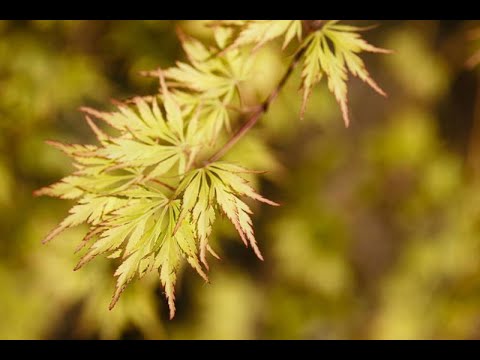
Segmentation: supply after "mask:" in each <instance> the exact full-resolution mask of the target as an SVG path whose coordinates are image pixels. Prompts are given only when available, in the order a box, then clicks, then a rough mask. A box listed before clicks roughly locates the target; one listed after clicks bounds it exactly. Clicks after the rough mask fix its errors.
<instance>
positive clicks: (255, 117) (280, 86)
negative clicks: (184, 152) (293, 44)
mask: <svg viewBox="0 0 480 360" xmlns="http://www.w3.org/2000/svg"><path fill="white" fill-rule="evenodd" d="M304 52H305V48H302V49H300V51H298V52H297V53H296V54H295V57H294V58H293V60H292V62H291V63H290V65H289V66H288V69H287V71H286V72H285V74H284V75H283V77H282V78H281V80H280V82H279V83H278V85H277V86H276V87H275V89H274V90H273V91H272V93H271V94H270V95H269V96H268V97H267V99H265V101H264V102H263V103H261V104H260V105H259V106H258V107H257V109H256V110H255V111H254V113H253V114H252V115H251V117H250V118H249V119H248V120H247V121H246V122H245V124H243V126H242V127H241V128H240V129H239V130H238V131H237V132H236V133H235V135H233V136H232V138H231V139H230V140H228V142H227V143H225V145H223V146H222V147H221V148H220V149H219V150H218V151H217V152H216V153H215V154H214V155H212V156H211V157H210V159H208V161H207V162H206V164H205V165H208V164H211V163H213V162H215V161H217V160H218V159H220V158H221V157H222V156H223V155H225V154H226V153H227V152H228V150H230V149H231V148H232V147H233V146H234V145H235V144H236V143H237V142H238V140H240V139H241V138H242V137H243V135H245V134H246V133H247V132H248V130H250V129H251V128H252V127H253V126H254V125H255V124H256V123H257V122H258V120H260V118H261V117H262V115H264V114H265V113H266V112H267V111H268V108H269V107H270V105H271V104H272V103H273V102H274V101H275V99H276V98H277V97H278V95H279V94H280V91H281V90H282V89H283V87H284V86H285V84H286V83H287V81H288V79H289V78H290V76H291V75H292V73H293V70H295V68H296V67H297V65H298V63H299V62H300V60H301V58H302V55H303V53H304Z"/></svg>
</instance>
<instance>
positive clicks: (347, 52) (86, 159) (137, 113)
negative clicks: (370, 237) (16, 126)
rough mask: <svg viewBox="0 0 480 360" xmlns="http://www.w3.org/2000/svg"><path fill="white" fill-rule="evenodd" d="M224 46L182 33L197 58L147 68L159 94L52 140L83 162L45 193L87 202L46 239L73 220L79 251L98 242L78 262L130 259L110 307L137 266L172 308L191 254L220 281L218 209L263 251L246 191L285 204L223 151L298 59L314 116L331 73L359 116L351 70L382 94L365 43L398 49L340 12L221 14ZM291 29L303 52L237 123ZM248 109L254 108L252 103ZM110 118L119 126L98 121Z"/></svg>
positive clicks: (340, 96) (343, 101)
mask: <svg viewBox="0 0 480 360" xmlns="http://www.w3.org/2000/svg"><path fill="white" fill-rule="evenodd" d="M210 26H211V28H212V30H213V33H214V38H215V45H214V46H211V47H208V46H206V45H204V44H203V43H202V42H200V41H198V40H196V39H193V38H190V37H188V36H186V35H185V34H183V33H181V32H179V37H180V40H181V42H182V45H183V48H184V50H185V53H186V55H187V59H188V61H187V62H178V63H177V64H176V66H174V67H172V68H169V69H165V70H162V69H158V70H155V71H149V72H145V75H147V76H154V77H156V78H158V79H159V85H160V86H159V92H158V94H156V95H154V96H150V97H136V98H133V99H132V100H130V101H126V102H123V103H118V104H117V105H116V109H115V110H114V111H113V112H102V111H98V110H94V109H91V108H82V111H83V112H84V113H85V114H86V121H87V123H88V125H89V126H90V127H91V129H92V131H93V132H94V133H95V135H96V137H97V139H98V144H97V145H78V144H62V143H58V142H53V141H51V142H49V143H50V144H51V145H52V146H54V147H56V148H58V149H59V150H61V151H63V152H64V153H65V154H66V155H68V156H69V157H71V158H72V160H73V164H74V167H75V171H74V172H73V173H72V174H71V175H69V176H67V177H65V178H63V179H62V180H60V181H59V182H57V183H55V184H53V185H50V186H47V187H45V188H42V189H40V190H38V191H36V192H35V194H36V195H48V196H52V197H59V198H62V199H69V200H76V204H75V205H74V206H73V207H72V208H71V209H70V211H69V215H68V216H67V217H66V218H65V219H64V220H63V221H62V222H61V223H60V224H59V225H58V226H57V227H56V228H55V229H53V230H52V231H51V232H50V233H49V234H48V235H47V236H46V237H45V239H44V242H48V241H50V240H51V239H53V238H54V237H55V236H57V235H58V234H59V233H61V232H62V231H64V230H65V229H67V228H70V227H73V226H77V225H80V224H84V223H85V224H88V226H89V228H90V229H89V231H88V233H87V234H86V235H85V237H84V238H83V240H82V241H81V243H80V246H79V247H78V249H77V251H78V250H81V249H83V248H84V247H88V249H87V250H86V253H85V254H84V255H83V257H82V258H81V259H80V261H79V263H78V265H77V266H76V268H75V269H79V268H81V267H82V266H83V265H85V264H86V263H88V262H89V261H90V260H92V259H93V258H94V257H96V256H97V255H100V254H108V257H109V258H113V259H117V258H118V259H120V260H119V261H120V265H119V267H118V268H117V270H116V271H115V274H114V275H115V276H116V277H117V284H116V290H115V292H114V295H113V298H112V301H111V304H110V309H112V308H113V307H114V306H115V304H116V302H117V301H118V299H119V297H120V295H121V293H122V292H123V290H124V289H125V287H126V286H127V285H128V283H129V282H131V281H132V280H133V279H134V278H135V277H136V276H138V277H139V278H141V277H142V276H144V275H145V274H146V273H147V272H150V271H154V270H155V271H157V272H158V274H159V277H160V282H161V284H162V286H163V288H164V290H165V294H166V297H167V300H168V306H169V309H170V318H173V316H174V315H175V282H176V279H177V274H178V271H179V269H180V267H181V265H182V262H184V261H185V260H186V262H188V264H190V266H191V267H193V268H194V269H195V271H196V272H197V273H198V274H199V275H200V276H201V277H202V278H203V279H204V280H205V281H208V277H207V273H206V271H207V270H208V269H209V267H208V262H207V255H208V254H211V255H212V256H214V257H216V258H218V255H217V254H216V252H215V251H214V249H213V248H212V247H211V245H210V244H209V238H210V235H211V232H212V227H213V226H214V222H215V219H216V218H217V217H218V214H219V213H222V214H224V215H225V216H226V218H227V219H228V220H229V221H230V222H231V223H232V224H233V226H234V227H235V229H236V230H237V232H238V234H239V236H240V238H241V240H242V241H243V242H244V244H245V245H246V246H251V247H252V249H253V250H254V252H255V254H256V255H257V257H258V258H259V259H262V260H263V256H262V254H261V251H260V249H259V246H258V245H257V241H256V239H255V236H254V230H253V223H252V219H251V215H252V210H251V209H250V207H249V206H248V205H247V203H246V202H244V201H243V200H242V198H250V199H253V200H257V201H259V202H263V203H266V204H269V205H273V206H276V205H278V204H277V203H275V202H273V201H271V200H268V199H265V198H264V197H262V196H261V195H259V194H257V193H256V192H255V191H254V189H253V188H252V187H251V186H250V185H249V184H248V182H247V181H246V180H245V178H244V177H243V174H246V173H254V172H253V171H251V170H248V169H245V168H244V167H242V166H240V165H237V164H232V163H228V162H225V161H222V160H221V158H222V156H223V155H224V154H225V153H226V152H227V151H228V150H229V149H230V148H231V147H232V146H233V145H234V144H235V143H236V142H237V141H239V140H240V139H241V138H242V137H243V136H244V135H245V134H246V133H247V132H248V130H249V129H250V128H251V127H253V126H254V125H255V123H256V122H257V121H258V120H259V119H260V118H261V116H262V115H263V114H264V113H265V112H266V111H267V110H268V107H269V106H270V105H271V103H273V101H274V100H275V98H276V97H277V95H278V94H279V92H280V91H281V90H282V88H283V86H284V85H285V83H286V81H287V80H288V78H289V77H290V76H291V75H292V73H293V72H294V69H295V67H296V66H297V65H298V64H299V63H300V62H303V64H302V71H301V79H302V81H301V83H302V85H301V88H302V90H303V99H304V101H303V106H302V111H301V112H302V114H303V111H304V108H305V104H306V100H307V99H308V96H309V94H310V92H311V89H312V87H313V86H314V85H315V84H316V83H318V82H319V81H320V80H321V78H322V76H325V77H326V78H327V83H328V88H329V89H330V91H331V92H332V93H333V94H334V96H335V98H336V100H337V101H338V103H339V104H340V108H341V112H342V115H343V118H344V120H345V124H346V125H347V126H348V123H349V117H348V108H347V85H346V82H347V79H348V73H349V72H350V73H352V74H353V75H354V76H358V77H359V78H360V79H362V80H363V81H365V82H366V83H367V84H369V85H370V86H371V87H372V88H373V89H375V90H376V91H377V92H379V93H380V94H384V92H383V91H382V90H381V89H380V87H379V86H378V85H377V84H376V83H375V82H374V81H373V79H372V78H371V77H370V75H369V73H368V72H367V70H366V68H365V66H364V63H363V61H362V60H361V59H360V57H359V56H358V54H359V53H361V52H363V51H368V52H382V53H385V52H387V51H386V50H383V49H380V48H376V47H374V46H372V45H369V44H368V43H367V42H366V41H365V40H363V39H362V38H361V37H360V35H359V34H358V31H359V30H360V28H357V27H353V26H347V25H341V24H338V20H308V21H307V20H222V21H214V22H212V23H211V24H210ZM278 38H281V41H282V44H283V49H285V48H286V47H287V45H289V44H292V43H295V44H296V47H297V50H296V52H295V55H294V58H293V61H292V62H291V64H290V66H289V67H288V69H287V72H286V73H285V75H284V77H283V78H282V79H281V81H280V82H279V84H278V86H277V87H276V88H275V89H272V93H271V94H270V96H268V98H267V99H266V100H265V101H264V102H263V103H262V104H259V105H258V106H257V107H255V110H254V111H253V112H250V117H249V118H248V119H247V121H245V122H244V123H243V125H242V124H240V125H238V130H237V131H236V132H235V133H234V134H233V135H232V136H231V138H230V140H228V141H227V142H226V143H225V144H219V140H218V139H219V138H220V136H221V135H222V134H230V133H232V131H231V127H232V121H234V120H238V119H237V118H238V116H237V117H233V116H232V111H231V109H232V108H235V107H236V108H240V109H242V107H244V106H245V104H243V101H242V93H241V90H240V87H239V84H241V83H242V84H245V83H247V84H248V81H253V79H250V74H251V69H252V64H253V62H254V59H255V55H256V51H255V50H257V49H258V48H260V47H262V46H263V45H265V44H266V43H268V42H270V41H275V40H277V39H278ZM241 113H247V114H248V110H245V109H242V111H241ZM94 119H95V120H97V121H103V122H104V123H105V124H107V125H108V126H110V127H111V128H112V131H113V132H114V133H115V134H116V135H115V136H114V135H108V134H106V133H105V132H103V131H102V130H101V129H100V128H99V127H98V126H97V125H96V123H95V121H94Z"/></svg>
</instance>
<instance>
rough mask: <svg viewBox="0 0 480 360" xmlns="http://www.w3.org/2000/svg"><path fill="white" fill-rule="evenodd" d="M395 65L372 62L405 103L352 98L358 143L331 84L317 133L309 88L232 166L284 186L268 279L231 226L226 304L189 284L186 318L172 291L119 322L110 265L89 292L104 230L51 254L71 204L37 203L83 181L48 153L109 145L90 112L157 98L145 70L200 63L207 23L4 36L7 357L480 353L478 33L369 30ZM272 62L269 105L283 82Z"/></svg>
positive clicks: (262, 65)
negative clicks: (145, 345) (279, 344)
mask: <svg viewBox="0 0 480 360" xmlns="http://www.w3.org/2000/svg"><path fill="white" fill-rule="evenodd" d="M349 23H357V24H359V25H372V24H377V25H378V27H377V28H374V29H372V30H370V31H368V32H365V33H363V36H364V37H365V38H366V39H367V40H368V41H369V42H371V43H373V44H375V45H377V46H381V47H385V48H388V49H392V50H393V51H394V54H392V55H365V56H364V59H365V61H366V64H367V66H368V68H369V69H370V73H371V74H372V76H373V77H374V78H375V79H376V80H377V81H378V83H379V84H380V85H381V86H382V87H383V88H384V89H385V90H386V92H387V93H388V94H389V96H388V98H387V99H384V98H381V97H379V96H378V95H377V94H375V93H374V92H373V91H371V90H370V89H369V88H368V87H367V86H366V85H364V84H362V83H361V82H360V81H358V80H356V79H354V80H352V81H351V82H350V107H351V112H352V125H351V127H350V128H349V129H345V128H344V126H343V121H342V119H341V115H340V111H339V110H338V107H337V105H336V103H335V101H334V99H333V97H332V96H331V95H330V93H329V92H328V90H327V89H326V85H325V83H322V84H321V85H320V86H318V87H317V89H316V90H315V92H314V93H313V95H312V99H311V101H310V103H309V108H308V112H307V115H306V117H305V119H304V120H299V116H298V115H299V108H300V101H301V100H300V97H301V96H300V94H299V92H298V86H299V74H298V73H296V74H295V76H294V77H293V79H292V80H290V82H289V83H288V86H287V88H286V89H285V91H284V93H283V94H282V95H281V96H280V98H279V99H278V100H277V102H276V103H275V104H274V106H273V107H272V108H271V109H270V112H269V114H268V115H267V116H266V117H265V118H264V119H262V121H261V122H260V123H259V124H258V126H257V127H256V128H255V129H253V130H252V131H251V132H250V133H249V135H248V136H246V137H245V138H244V140H242V142H241V143H239V144H238V145H236V147H235V148H234V149H233V150H232V151H231V153H229V155H228V158H230V159H232V160H235V161H239V162H242V163H244V164H245V165H247V166H248V167H251V168H255V169H262V170H269V172H268V173H267V174H266V175H265V176H262V178H261V179H259V181H257V182H256V183H255V186H257V187H258V188H259V190H260V191H261V193H262V194H264V195H266V196H267V197H269V198H271V199H273V200H275V201H279V202H281V203H282V204H283V206H282V207H281V208H270V207H268V206H257V208H256V209H255V218H254V223H255V228H256V232H257V235H258V240H259V243H260V244H261V248H262V249H263V253H264V257H265V259H266V261H265V262H260V261H258V260H257V259H256V258H255V256H254V255H253V253H252V252H251V251H250V250H249V249H245V248H244V246H243V244H242V243H241V241H239V239H238V238H237V236H236V235H235V232H234V230H233V229H232V228H231V227H230V226H229V225H227V223H226V222H225V223H218V224H217V226H216V227H215V233H214V238H215V240H216V241H218V242H220V243H221V246H220V247H217V249H221V250H220V253H221V254H220V255H221V257H222V261H212V262H211V270H210V278H211V284H208V285H206V284H204V282H203V281H202V280H201V279H200V278H199V277H198V276H197V275H196V274H195V273H194V272H193V271H191V270H190V269H187V271H184V272H183V274H182V276H181V277H180V279H179V282H178V284H177V314H176V317H175V319H174V320H172V321H169V320H168V310H167V306H166V303H165V300H164V297H163V294H162V289H161V287H160V284H159V281H158V280H157V279H156V277H155V275H152V277H147V278H145V279H142V280H141V281H137V282H135V284H133V285H131V286H130V287H129V288H128V289H127V290H126V292H125V293H124V295H122V298H121V299H120V301H119V303H118V304H117V306H116V307H115V308H114V310H112V311H109V310H108V303H109V301H110V299H111V295H112V293H113V288H114V278H113V269H114V267H113V265H112V263H111V261H108V260H104V259H100V258H98V259H95V260H94V261H93V262H91V263H90V264H89V265H87V266H85V267H84V268H83V269H82V270H80V271H77V272H73V271H72V269H73V267H74V266H75V263H76V261H77V260H78V255H75V254H74V250H75V248H76V245H77V244H78V242H79V240H80V239H81V237H82V235H83V234H84V232H85V228H82V227H79V228H77V229H72V230H69V231H67V232H65V233H64V234H62V235H61V236H59V237H58V238H57V239H55V240H54V241H53V242H51V243H50V244H48V245H41V243H40V242H41V240H42V238H43V236H44V235H45V234H46V233H47V232H48V231H49V230H50V229H51V228H53V227H54V226H55V225H56V224H57V223H58V222H59V221H60V220H61V219H62V218H63V217H64V216H65V214H66V211H67V209H68V208H69V206H71V205H72V204H71V203H68V202H67V201H61V200H56V199H48V198H34V197H33V196H32V191H33V190H35V189H37V188H40V187H42V186H45V185H48V184H50V183H53V182H55V181H56V180H58V179H59V178H61V177H63V176H64V175H66V174H67V173H69V172H70V171H71V170H72V167H71V164H70V160H69V159H68V158H66V157H65V156H63V155H62V154H61V153H60V152H58V151H56V150H55V149H53V148H51V147H49V146H47V145H46V144H45V143H44V141H45V140H47V139H54V140H58V141H63V142H91V141H94V140H93V136H92V135H91V134H90V131H89V129H88V126H87V125H86V123H85V122H84V120H83V118H82V115H81V114H80V112H79V111H78V108H79V107H80V106H82V105H88V106H93V107H97V108H100V109H105V108H107V107H108V104H109V103H110V100H111V99H125V98H129V97H131V96H133V95H148V94H151V93H154V92H155V91H156V90H157V83H156V82H155V81H154V80H152V79H148V78H144V77H142V76H140V75H139V72H140V71H141V70H149V69H154V68H156V67H157V66H162V67H168V66H171V65H173V64H174V62H175V60H177V59H183V58H184V55H183V53H182V51H181V48H180V46H179V42H178V41H177V38H176V34H175V27H177V26H180V27H181V28H182V29H183V30H184V31H185V32H187V33H189V34H191V35H194V36H196V37H199V38H201V39H204V40H206V41H208V39H209V38H210V36H211V34H210V32H209V30H208V29H207V28H206V27H205V26H204V23H203V22H202V21H166V20H163V21H59V20H52V21H0V237H1V238H0V239H1V240H0V319H1V320H0V339H72V338H74V339H143V338H146V339H165V338H167V339H185V338H188V339H190V338H193V339H391V338H400V339H432V338H433V339H436V338H442V339H443V338H456V339H472V338H480V178H479V176H480V69H479V67H477V68H475V67H473V68H472V67H467V66H466V65H465V64H466V62H467V61H468V59H469V58H471V57H472V55H473V54H474V53H475V52H476V51H478V50H479V49H480V35H479V36H478V37H477V39H475V33H477V34H479V31H478V30H475V29H479V28H480V22H479V21H406V20H405V21H386V20H379V21H357V22H349ZM286 61H287V59H286V58H285V56H282V55H281V52H280V49H279V46H278V44H277V45H275V44H274V45H271V46H268V47H266V48H264V49H263V50H261V51H260V53H259V54H258V60H257V62H256V67H255V69H256V70H255V71H256V72H257V76H255V79H256V80H255V81H256V84H255V86H256V87H257V90H258V96H259V98H261V97H262V96H263V94H266V93H268V91H269V90H270V89H272V88H273V87H274V86H275V84H276V82H277V81H278V79H279V77H280V76H281V75H282V74H283V71H284V69H285V65H286V63H287V62H286Z"/></svg>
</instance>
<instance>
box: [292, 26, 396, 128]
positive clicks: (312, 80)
mask: <svg viewBox="0 0 480 360" xmlns="http://www.w3.org/2000/svg"><path fill="white" fill-rule="evenodd" d="M359 30H360V28H358V27H354V26H348V25H340V24H338V20H330V21H328V22H326V23H325V24H324V26H323V27H322V28H321V29H320V30H318V31H315V32H313V33H312V34H310V35H309V36H308V37H307V38H306V39H305V40H304V42H303V45H302V47H303V48H304V51H305V54H304V64H303V69H302V89H303V104H302V110H301V114H302V117H303V114H304V112H305V107H306V103H307V100H308V97H309V95H310V92H311V90H312V87H313V86H314V85H315V84H316V83H318V82H319V81H320V80H321V78H322V76H323V75H325V77H326V78H327V83H328V88H329V90H330V91H331V92H332V93H333V94H334V96H335V99H336V100H337V102H338V103H339V105H340V109H341V111H342V116H343V119H344V121H345V126H347V127H348V125H349V123H350V116H349V112H348V99H347V84H346V83H347V80H348V73H351V74H352V75H354V76H356V77H358V78H360V79H361V80H362V81H364V82H366V83H367V84H368V85H369V86H370V87H371V88H372V89H374V90H375V91H376V92H377V93H379V94H380V95H383V96H385V95H386V94H385V92H384V91H383V90H382V89H381V88H380V87H379V86H378V85H377V83H376V82H375V81H374V80H373V79H372V77H371V76H370V74H369V72H368V71H367V69H366V68H365V64H364V63H363V60H362V59H361V58H360V57H359V56H358V54H359V53H361V52H362V51H366V52H374V53H390V51H388V50H385V49H381V48H377V47H375V46H373V45H370V44H368V43H367V42H366V41H365V40H363V39H362V38H361V37H360V34H359V33H358V31H359Z"/></svg>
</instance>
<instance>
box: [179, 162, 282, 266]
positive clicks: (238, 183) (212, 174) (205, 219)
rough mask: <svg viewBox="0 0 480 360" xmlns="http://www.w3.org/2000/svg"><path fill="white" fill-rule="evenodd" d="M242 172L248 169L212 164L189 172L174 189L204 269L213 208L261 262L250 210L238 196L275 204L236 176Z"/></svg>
mask: <svg viewBox="0 0 480 360" xmlns="http://www.w3.org/2000/svg"><path fill="white" fill-rule="evenodd" d="M245 172H248V170H246V169H243V168H241V167H239V166H236V165H234V164H229V163H226V162H216V163H212V164H209V165H208V166H206V167H204V168H201V169H196V170H194V171H192V172H191V173H190V175H189V176H187V177H185V179H184V181H183V182H182V183H181V184H180V186H179V188H178V190H177V191H180V192H183V201H182V212H183V213H184V214H185V213H187V212H188V213H190V215H191V218H192V222H193V223H194V224H196V225H197V234H198V238H199V239H200V259H201V261H202V262H203V263H204V264H205V265H206V266H207V267H208V264H207V260H206V251H207V250H208V236H209V235H210V232H211V226H212V224H213V221H214V220H215V208H216V209H217V210H221V211H222V212H223V213H224V214H225V215H226V216H227V218H228V219H229V220H230V221H231V222H232V224H233V225H234V226H235V229H236V230H237V232H238V234H239V235H240V238H241V239H242V241H243V242H244V244H245V245H246V246H248V245H249V244H250V246H251V247H252V248H253V250H254V252H255V254H256V255H257V257H258V258H259V259H261V260H263V256H262V254H261V252H260V249H259V248H258V246H257V242H256V239H255V236H254V232H253V227H252V220H251V218H250V215H251V214H252V211H251V210H250V208H249V207H248V205H247V204H245V203H244V202H243V201H242V200H240V197H241V196H247V197H249V198H251V199H254V200H257V201H260V202H264V203H266V204H269V205H273V206H278V205H279V204H277V203H275V202H273V201H271V200H268V199H265V198H264V197H262V196H261V195H259V194H257V193H256V192H255V191H254V190H253V188H252V187H250V185H248V183H247V181H246V180H245V179H244V178H242V177H241V176H240V175H239V174H240V173H245Z"/></svg>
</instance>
